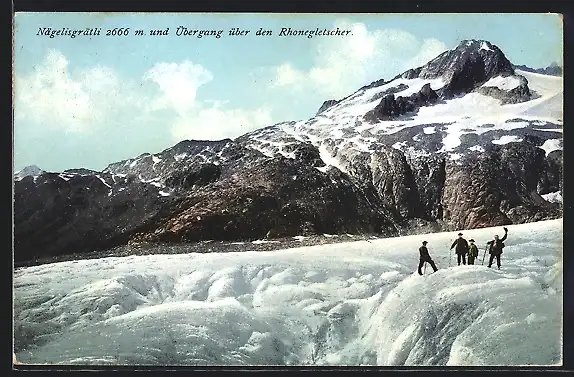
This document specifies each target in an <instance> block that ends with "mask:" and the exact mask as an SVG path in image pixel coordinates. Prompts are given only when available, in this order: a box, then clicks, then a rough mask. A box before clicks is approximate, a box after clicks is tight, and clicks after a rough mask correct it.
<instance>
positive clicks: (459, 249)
mask: <svg viewBox="0 0 574 377" xmlns="http://www.w3.org/2000/svg"><path fill="white" fill-rule="evenodd" d="M455 246H456V249H455V252H456V256H457V257H456V258H457V261H458V265H459V266H460V260H461V259H462V264H466V254H467V253H468V242H466V240H465V239H464V238H462V233H459V234H458V238H457V239H456V240H454V242H453V243H452V246H451V247H450V249H451V250H452V248H453V247H455Z"/></svg>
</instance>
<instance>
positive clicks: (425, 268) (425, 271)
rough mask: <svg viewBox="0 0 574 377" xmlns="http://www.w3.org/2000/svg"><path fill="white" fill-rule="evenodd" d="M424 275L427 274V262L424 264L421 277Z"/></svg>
mask: <svg viewBox="0 0 574 377" xmlns="http://www.w3.org/2000/svg"><path fill="white" fill-rule="evenodd" d="M426 274H427V262H425V267H424V270H423V275H426Z"/></svg>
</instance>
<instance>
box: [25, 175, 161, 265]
mask: <svg viewBox="0 0 574 377" xmlns="http://www.w3.org/2000/svg"><path fill="white" fill-rule="evenodd" d="M101 177H102V178H104V179H106V178H107V181H109V182H111V178H110V177H106V176H104V175H101ZM121 186H122V188H123V190H122V191H119V192H118V194H117V195H115V196H114V197H113V199H110V197H109V196H108V195H109V192H110V189H109V187H107V186H106V185H105V184H104V183H103V182H102V181H101V180H100V179H98V178H97V177H95V176H81V175H77V176H75V177H73V178H71V179H69V180H68V181H66V180H64V179H62V178H61V177H59V176H58V174H53V173H46V174H43V175H41V176H39V177H38V178H37V179H36V182H35V183H34V180H33V179H32V177H26V178H24V179H23V180H21V181H18V182H15V188H14V191H15V194H14V196H15V197H14V213H15V215H14V222H15V228H14V247H15V254H14V258H15V261H22V260H27V259H31V258H34V257H36V256H55V255H63V254H71V253H75V252H82V251H87V250H88V249H92V250H94V249H101V248H109V247H113V246H115V245H118V244H125V243H126V242H127V241H128V239H129V237H130V236H131V234H133V232H135V231H136V230H138V229H141V228H142V227H144V225H145V224H146V223H147V222H149V221H150V220H152V219H153V218H154V217H156V216H158V215H159V214H161V213H162V212H165V211H166V210H168V209H169V202H170V198H169V197H162V196H159V195H157V193H158V190H157V188H155V187H154V186H144V185H134V184H132V185H130V184H122V185H121Z"/></svg>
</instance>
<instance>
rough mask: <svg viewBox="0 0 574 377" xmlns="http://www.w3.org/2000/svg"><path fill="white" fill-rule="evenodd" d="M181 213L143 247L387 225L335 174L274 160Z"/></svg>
mask: <svg viewBox="0 0 574 377" xmlns="http://www.w3.org/2000/svg"><path fill="white" fill-rule="evenodd" d="M179 208H181V209H182V210H181V212H179V214H178V215H177V216H173V217H170V218H168V219H167V220H166V221H165V222H162V223H160V224H159V226H158V227H157V229H156V230H154V231H153V232H149V233H147V234H141V235H139V237H140V239H142V240H146V241H160V242H161V241H167V242H173V241H187V242H189V241H199V240H254V239H261V238H265V237H267V238H275V237H288V236H295V235H300V234H310V233H313V234H322V233H331V234H333V233H357V232H381V231H383V230H387V229H391V225H392V221H391V220H389V219H387V218H385V217H384V216H383V215H381V213H379V212H378V211H376V209H374V208H372V207H371V206H370V205H369V203H368V202H367V200H366V199H365V195H364V194H363V193H362V192H361V190H359V189H358V188H357V187H356V186H355V185H354V184H353V183H352V182H351V180H350V179H349V177H348V176H345V175H343V174H340V172H338V171H337V170H336V169H335V170H331V171H328V172H327V173H326V174H325V173H322V172H320V171H318V170H317V169H315V168H313V167H311V166H308V165H306V164H301V163H300V162H298V161H297V160H292V159H286V158H282V157H280V158H273V159H269V160H266V161H264V162H263V163H262V164H261V165H259V166H255V167H252V168H250V169H247V170H244V171H241V172H237V174H236V175H235V176H234V177H230V178H228V179H225V180H221V181H219V182H216V183H215V184H213V185H210V186H208V187H207V186H206V187H205V188H202V189H201V190H199V191H197V192H194V193H193V194H191V195H190V196H189V197H188V198H187V199H185V200H184V201H182V202H181V203H180V204H179Z"/></svg>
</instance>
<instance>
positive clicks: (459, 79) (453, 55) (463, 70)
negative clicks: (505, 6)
mask: <svg viewBox="0 0 574 377" xmlns="http://www.w3.org/2000/svg"><path fill="white" fill-rule="evenodd" d="M512 74H514V69H513V68H512V64H511V63H510V61H508V59H507V58H506V56H504V53H503V52H502V51H501V50H500V49H499V48H498V47H497V46H495V45H493V44H491V43H490V42H488V41H483V40H464V41H462V42H460V43H459V44H458V46H456V47H455V48H454V49H451V50H448V51H445V52H443V53H442V54H440V55H439V56H437V57H436V58H434V59H433V60H431V61H430V62H428V63H427V64H425V65H424V66H422V67H421V68H420V72H419V74H418V77H420V78H422V79H434V78H437V77H442V78H444V80H445V81H446V82H448V83H450V85H451V88H450V89H451V91H452V93H450V94H452V95H456V94H458V93H459V92H461V91H463V90H467V89H470V88H469V85H472V84H475V83H478V82H484V81H486V80H488V79H490V78H492V77H494V76H497V75H512ZM467 80H468V81H467Z"/></svg>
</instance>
